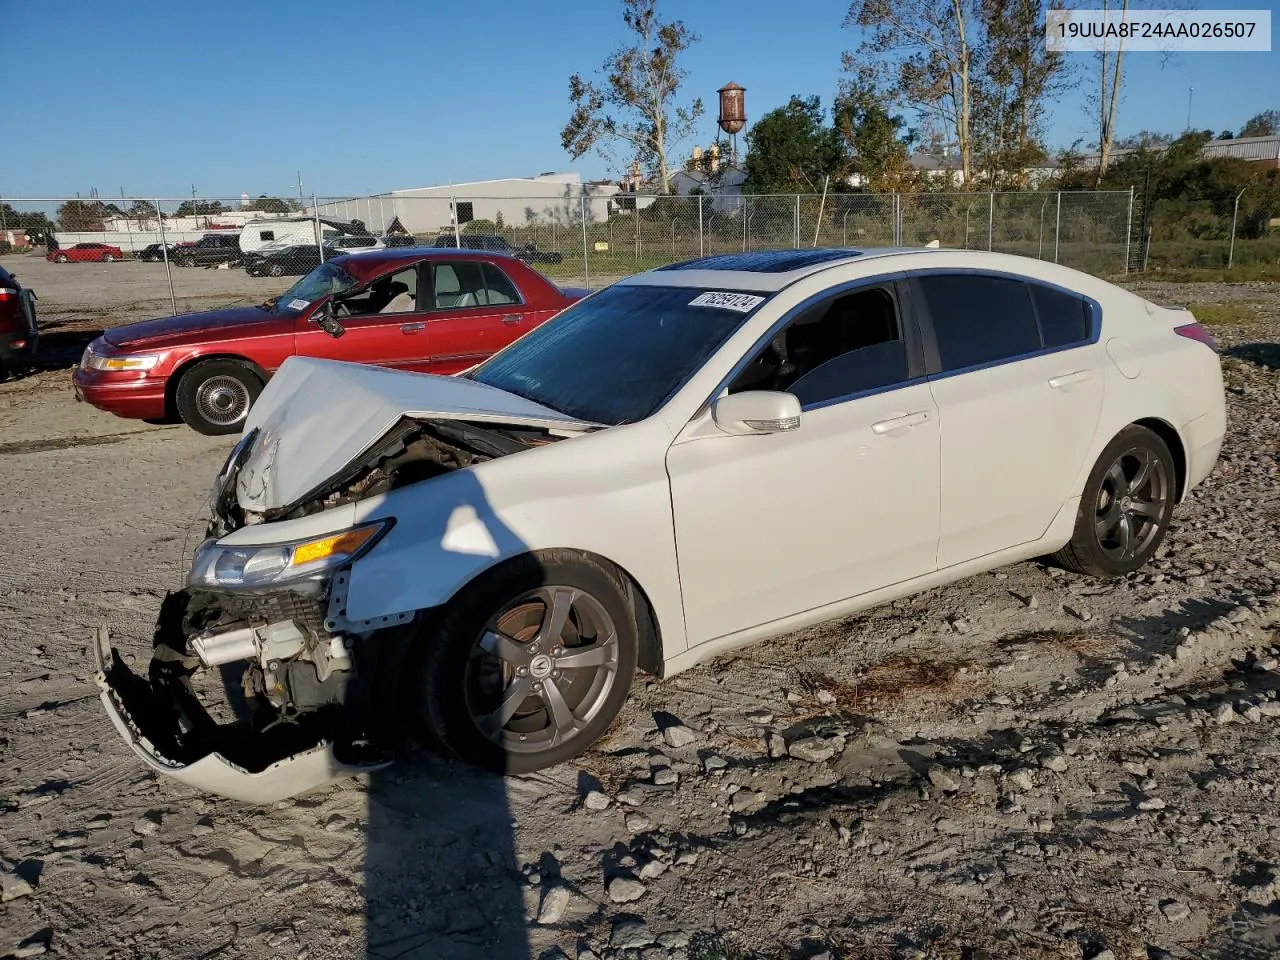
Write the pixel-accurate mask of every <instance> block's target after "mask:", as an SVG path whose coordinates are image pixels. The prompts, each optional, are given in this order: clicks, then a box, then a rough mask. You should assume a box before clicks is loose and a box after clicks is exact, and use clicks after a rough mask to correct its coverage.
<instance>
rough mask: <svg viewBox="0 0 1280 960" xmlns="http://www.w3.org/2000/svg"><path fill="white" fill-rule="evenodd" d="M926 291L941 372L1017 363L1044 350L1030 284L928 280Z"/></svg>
mask: <svg viewBox="0 0 1280 960" xmlns="http://www.w3.org/2000/svg"><path fill="white" fill-rule="evenodd" d="M917 282H918V283H919V287H920V291H921V293H922V295H923V297H924V301H925V305H926V306H927V307H928V310H929V317H930V319H931V320H932V322H933V333H934V339H935V341H936V343H937V347H938V361H939V365H940V367H941V372H943V373H948V372H951V371H954V370H963V369H965V368H967V367H974V366H979V365H981V364H986V363H998V362H1000V361H1004V360H1011V359H1013V358H1015V357H1019V356H1022V355H1024V354H1028V353H1035V352H1036V351H1037V350H1039V349H1041V341H1040V330H1039V328H1038V327H1037V325H1036V314H1035V310H1034V308H1033V306H1032V303H1031V292H1030V291H1029V290H1028V289H1027V284H1025V283H1023V282H1022V281H1021V280H1015V279H1012V278H1010V277H994V276H984V275H982V274H925V275H923V276H921V277H919V278H918V280H917Z"/></svg>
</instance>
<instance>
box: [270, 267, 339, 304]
mask: <svg viewBox="0 0 1280 960" xmlns="http://www.w3.org/2000/svg"><path fill="white" fill-rule="evenodd" d="M355 285H356V279H355V277H353V276H351V274H349V273H347V271H345V270H343V269H342V268H341V267H339V266H336V265H334V264H332V263H322V264H320V266H318V267H316V268H315V269H314V270H312V271H311V272H310V273H308V274H307V275H306V276H305V277H303V278H302V279H301V280H299V281H298V282H297V283H295V284H294V285H293V286H292V287H290V288H289V289H288V290H286V291H285V292H284V293H282V294H280V296H278V297H276V300H275V311H276V313H301V312H302V311H303V310H305V309H307V307H309V306H311V304H313V303H315V302H316V301H317V300H319V299H320V298H321V297H327V296H328V295H329V294H331V293H342V292H344V291H346V290H350V289H351V288H352V287H354V286H355Z"/></svg>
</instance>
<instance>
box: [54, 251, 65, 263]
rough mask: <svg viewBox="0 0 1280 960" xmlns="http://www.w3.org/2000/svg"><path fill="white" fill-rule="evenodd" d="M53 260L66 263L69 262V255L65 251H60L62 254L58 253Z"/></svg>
mask: <svg viewBox="0 0 1280 960" xmlns="http://www.w3.org/2000/svg"><path fill="white" fill-rule="evenodd" d="M53 262H54V263H66V262H67V255H66V254H65V253H60V254H58V255H57V256H56V257H54V258H53Z"/></svg>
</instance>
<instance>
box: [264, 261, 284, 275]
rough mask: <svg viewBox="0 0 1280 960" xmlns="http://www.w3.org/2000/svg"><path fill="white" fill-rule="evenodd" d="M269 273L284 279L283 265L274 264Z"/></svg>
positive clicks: (268, 268)
mask: <svg viewBox="0 0 1280 960" xmlns="http://www.w3.org/2000/svg"><path fill="white" fill-rule="evenodd" d="M267 273H268V274H270V275H271V276H273V277H283V276H284V267H283V266H282V265H281V264H278V263H273V264H271V265H270V266H269V267H267Z"/></svg>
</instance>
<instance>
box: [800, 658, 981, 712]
mask: <svg viewBox="0 0 1280 960" xmlns="http://www.w3.org/2000/svg"><path fill="white" fill-rule="evenodd" d="M967 665H968V664H966V663H962V662H959V661H950V660H922V659H920V658H919V657H912V656H908V655H907V654H894V655H893V656H890V657H886V658H885V659H884V660H881V661H880V662H879V663H876V664H872V665H871V666H870V667H867V668H866V669H865V670H863V671H862V672H861V675H860V676H859V677H858V678H857V679H856V680H854V681H851V682H847V681H843V680H836V679H834V678H833V677H826V676H822V675H821V674H816V673H801V674H800V675H799V680H800V683H801V685H802V686H803V687H804V689H805V691H806V692H808V693H811V694H812V693H816V692H817V691H818V690H820V689H821V690H826V691H828V692H829V693H831V694H832V696H834V697H835V698H836V704H838V705H839V706H840V707H841V708H842V709H844V710H849V711H852V712H854V713H857V712H859V711H861V710H863V709H865V708H866V707H867V706H868V705H871V704H876V705H881V706H883V705H885V704H891V703H898V702H900V701H902V700H905V699H906V698H908V697H911V696H916V695H920V694H950V693H952V692H953V691H954V690H955V688H956V686H957V685H958V680H957V677H958V676H959V673H960V668H961V667H964V666H967Z"/></svg>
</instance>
